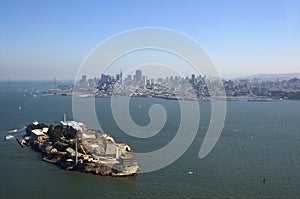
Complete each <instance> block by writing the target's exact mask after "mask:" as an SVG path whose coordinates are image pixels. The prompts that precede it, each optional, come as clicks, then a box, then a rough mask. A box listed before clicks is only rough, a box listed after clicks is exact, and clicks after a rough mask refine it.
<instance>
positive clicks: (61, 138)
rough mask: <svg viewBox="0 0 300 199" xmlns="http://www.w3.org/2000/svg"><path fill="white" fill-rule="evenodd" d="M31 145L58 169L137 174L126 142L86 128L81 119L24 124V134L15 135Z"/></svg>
mask: <svg viewBox="0 0 300 199" xmlns="http://www.w3.org/2000/svg"><path fill="white" fill-rule="evenodd" d="M17 141H18V142H19V144H20V145H21V146H31V147H32V148H33V149H34V150H36V151H38V152H40V153H41V157H42V159H43V160H44V161H46V162H49V163H52V164H55V165H57V166H58V167H60V168H62V169H67V170H73V171H80V172H86V173H93V174H97V175H110V176H130V175H135V174H137V172H138V170H139V167H138V164H137V161H136V157H135V155H134V154H133V153H131V148H130V147H129V146H128V145H127V144H120V143H116V142H115V140H114V139H113V138H112V137H111V136H110V135H108V134H105V133H103V132H101V131H97V130H91V129H88V128H87V126H86V125H85V124H83V123H82V122H75V121H66V117H65V116H64V120H63V121H60V122H54V123H53V124H50V125H46V124H43V123H38V122H37V121H35V122H33V123H31V124H29V125H27V126H26V134H25V135H24V136H23V138H19V139H17Z"/></svg>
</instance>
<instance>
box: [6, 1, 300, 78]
mask: <svg viewBox="0 0 300 199" xmlns="http://www.w3.org/2000/svg"><path fill="white" fill-rule="evenodd" d="M0 27H1V31H0V43H1V45H0V69H1V73H0V79H1V80H7V79H8V77H9V76H10V77H11V78H12V79H53V78H54V77H56V78H57V79H74V77H75V75H76V71H77V70H78V68H79V66H80V64H81V62H82V61H83V60H84V58H85V57H86V56H87V55H88V54H89V52H90V51H91V50H92V49H93V48H94V47H95V46H96V45H98V44H99V43H100V42H101V41H103V40H105V39H107V38H108V37H110V36H112V35H114V34H117V33H119V32H122V31H126V30H128V29H133V28H140V27H163V28H169V29H174V30H176V31H179V32H182V33H184V34H186V35H188V36H189V37H191V38H193V39H194V40H196V41H197V42H198V43H199V44H201V45H202V46H203V47H204V48H205V49H206V51H207V53H208V54H209V56H210V57H211V58H212V60H213V61H214V63H215V64H216V65H217V67H218V70H219V71H220V73H221V74H223V75H247V74H256V73H289V72H300V1H299V0H297V1H289V0H281V1H277V0H264V1H259V0H253V1H230V0H228V1H214V0H212V1H201V0H196V1H175V0H165V1H155V0H154V1H130V0H128V1H91V0H88V1H74V0H73V1H71V0H70V1H66V0H65V1H64V0H52V1H40V0H35V1H33V0H24V1H21V0H20V1H14V0H7V1H4V0H2V1H1V2H0Z"/></svg>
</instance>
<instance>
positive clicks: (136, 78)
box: [135, 70, 142, 83]
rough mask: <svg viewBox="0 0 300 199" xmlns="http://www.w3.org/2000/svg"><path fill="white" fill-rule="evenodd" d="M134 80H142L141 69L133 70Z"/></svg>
mask: <svg viewBox="0 0 300 199" xmlns="http://www.w3.org/2000/svg"><path fill="white" fill-rule="evenodd" d="M135 81H136V82H137V83H141V82H142V71H141V70H136V71H135Z"/></svg>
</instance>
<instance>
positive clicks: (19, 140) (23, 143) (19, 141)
mask: <svg viewBox="0 0 300 199" xmlns="http://www.w3.org/2000/svg"><path fill="white" fill-rule="evenodd" d="M17 142H18V143H19V144H20V145H21V146H22V147H24V146H25V145H26V141H25V140H24V139H21V138H17Z"/></svg>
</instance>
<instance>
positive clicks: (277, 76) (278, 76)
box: [235, 73, 300, 80]
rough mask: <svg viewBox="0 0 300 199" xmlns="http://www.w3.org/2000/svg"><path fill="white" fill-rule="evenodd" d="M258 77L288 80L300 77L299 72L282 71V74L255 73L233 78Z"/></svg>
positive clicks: (260, 78)
mask: <svg viewBox="0 0 300 199" xmlns="http://www.w3.org/2000/svg"><path fill="white" fill-rule="evenodd" d="M254 78H256V79H259V80H277V79H279V80H289V79H292V78H298V79H300V73H283V74H256V75H249V76H243V77H238V78H235V80H240V79H254Z"/></svg>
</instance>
